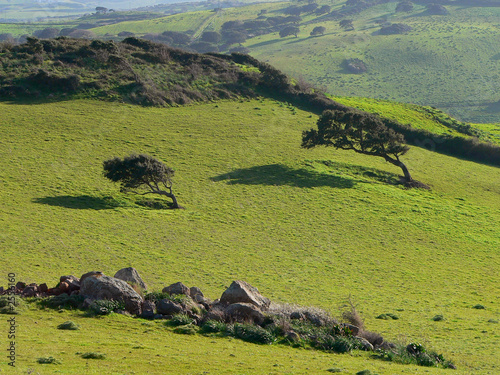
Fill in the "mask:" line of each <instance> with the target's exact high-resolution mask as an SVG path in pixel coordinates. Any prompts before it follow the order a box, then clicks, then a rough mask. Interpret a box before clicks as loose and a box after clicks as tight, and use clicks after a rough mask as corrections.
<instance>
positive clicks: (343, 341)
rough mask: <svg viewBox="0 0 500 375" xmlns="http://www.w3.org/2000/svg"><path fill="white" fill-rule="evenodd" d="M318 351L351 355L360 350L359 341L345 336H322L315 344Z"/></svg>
mask: <svg viewBox="0 0 500 375" xmlns="http://www.w3.org/2000/svg"><path fill="white" fill-rule="evenodd" d="M313 346H314V347H315V348H317V349H320V350H324V351H327V352H334V353H349V352H350V351H351V350H353V349H358V348H359V343H358V341H357V340H355V339H354V338H351V337H345V336H332V335H328V334H327V335H321V336H319V337H317V338H316V340H315V341H314V342H313Z"/></svg>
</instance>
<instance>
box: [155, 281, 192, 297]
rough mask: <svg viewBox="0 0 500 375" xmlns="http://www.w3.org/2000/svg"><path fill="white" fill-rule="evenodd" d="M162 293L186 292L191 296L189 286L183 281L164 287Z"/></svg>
mask: <svg viewBox="0 0 500 375" xmlns="http://www.w3.org/2000/svg"><path fill="white" fill-rule="evenodd" d="M162 293H168V294H170V295H172V294H185V295H186V296H189V288H188V287H187V286H186V285H184V284H183V283H181V282H177V283H175V284H171V285H169V286H166V287H165V288H163V290H162Z"/></svg>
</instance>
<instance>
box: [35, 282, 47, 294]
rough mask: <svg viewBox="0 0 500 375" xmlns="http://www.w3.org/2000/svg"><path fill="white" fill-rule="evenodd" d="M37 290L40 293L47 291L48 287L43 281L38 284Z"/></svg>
mask: <svg viewBox="0 0 500 375" xmlns="http://www.w3.org/2000/svg"><path fill="white" fill-rule="evenodd" d="M38 290H39V291H40V293H47V291H48V290H49V287H48V286H47V284H45V283H43V284H40V285H39V286H38Z"/></svg>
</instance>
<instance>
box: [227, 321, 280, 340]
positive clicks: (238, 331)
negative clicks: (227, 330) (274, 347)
mask: <svg viewBox="0 0 500 375" xmlns="http://www.w3.org/2000/svg"><path fill="white" fill-rule="evenodd" d="M233 331H234V336H235V337H237V338H239V339H242V340H243V341H248V342H253V343H256V344H271V343H273V342H274V341H275V340H276V337H275V336H274V335H273V334H272V333H271V332H269V331H267V330H265V329H264V328H262V327H260V326H257V325H253V324H244V323H235V324H234V326H233Z"/></svg>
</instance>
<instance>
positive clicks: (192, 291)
mask: <svg viewBox="0 0 500 375" xmlns="http://www.w3.org/2000/svg"><path fill="white" fill-rule="evenodd" d="M189 295H190V296H191V298H192V299H193V300H194V299H195V297H196V296H200V297H202V298H204V295H203V293H202V292H201V289H200V288H198V287H196V286H192V287H191V288H189Z"/></svg>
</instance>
